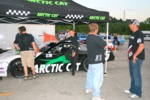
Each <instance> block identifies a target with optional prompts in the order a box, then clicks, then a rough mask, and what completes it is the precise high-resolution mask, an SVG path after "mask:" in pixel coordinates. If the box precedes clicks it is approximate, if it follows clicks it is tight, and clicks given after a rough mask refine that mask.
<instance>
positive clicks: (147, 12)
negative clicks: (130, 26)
mask: <svg viewBox="0 0 150 100" xmlns="http://www.w3.org/2000/svg"><path fill="white" fill-rule="evenodd" d="M73 1H75V2H77V3H79V4H81V5H83V6H86V7H88V8H92V9H96V10H99V11H108V12H109V15H110V16H112V17H115V18H117V19H120V18H121V19H123V20H126V19H137V20H139V21H140V22H142V21H145V20H146V19H147V18H149V17H150V0H73Z"/></svg>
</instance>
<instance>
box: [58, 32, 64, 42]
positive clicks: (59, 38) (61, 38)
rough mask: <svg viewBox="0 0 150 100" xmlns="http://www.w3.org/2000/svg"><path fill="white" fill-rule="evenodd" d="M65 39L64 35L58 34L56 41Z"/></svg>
mask: <svg viewBox="0 0 150 100" xmlns="http://www.w3.org/2000/svg"><path fill="white" fill-rule="evenodd" d="M65 37H66V36H65V34H64V33H63V32H60V33H59V36H58V40H59V41H61V40H64V39H65Z"/></svg>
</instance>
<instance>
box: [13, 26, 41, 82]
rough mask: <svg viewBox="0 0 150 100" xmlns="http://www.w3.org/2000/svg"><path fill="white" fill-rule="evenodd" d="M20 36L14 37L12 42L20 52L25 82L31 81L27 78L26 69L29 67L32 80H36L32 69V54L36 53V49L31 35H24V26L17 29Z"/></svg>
mask: <svg viewBox="0 0 150 100" xmlns="http://www.w3.org/2000/svg"><path fill="white" fill-rule="evenodd" d="M19 31H20V33H21V34H20V35H19V36H17V37H16V39H15V41H14V46H15V48H16V49H17V50H20V55H21V61H22V66H23V69H24V74H25V75H24V76H25V78H24V79H25V80H28V79H31V77H29V76H28V69H27V67H30V68H31V70H32V74H33V78H36V73H35V67H34V56H35V55H34V54H33V50H34V52H35V53H37V51H38V50H37V47H36V44H35V42H34V38H33V36H32V35H30V34H27V33H26V28H25V27H24V26H21V27H19Z"/></svg>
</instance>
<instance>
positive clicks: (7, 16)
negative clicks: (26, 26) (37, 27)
mask: <svg viewBox="0 0 150 100" xmlns="http://www.w3.org/2000/svg"><path fill="white" fill-rule="evenodd" d="M73 21H76V22H108V21H109V13H108V12H104V11H97V10H93V9H90V8H87V7H84V6H82V5H80V4H77V3H76V2H74V1H72V0H1V1H0V23H43V24H49V23H58V22H64V23H69V22H70V23H72V22H73Z"/></svg>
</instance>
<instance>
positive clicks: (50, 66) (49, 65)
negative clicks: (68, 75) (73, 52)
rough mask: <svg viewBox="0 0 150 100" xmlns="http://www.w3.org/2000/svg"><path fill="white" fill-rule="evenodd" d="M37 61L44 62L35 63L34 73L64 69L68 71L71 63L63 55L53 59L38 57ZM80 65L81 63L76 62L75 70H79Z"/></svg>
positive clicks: (61, 70)
mask: <svg viewBox="0 0 150 100" xmlns="http://www.w3.org/2000/svg"><path fill="white" fill-rule="evenodd" d="M48 56H49V55H48ZM39 61H42V62H44V64H40V65H35V68H36V73H50V72H63V71H64V70H65V71H70V66H71V63H70V61H69V60H68V59H67V58H66V56H65V55H62V56H60V57H58V58H55V59H39ZM80 65H81V63H76V70H77V71H78V70H79V66H80ZM64 68H65V69H64Z"/></svg>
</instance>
